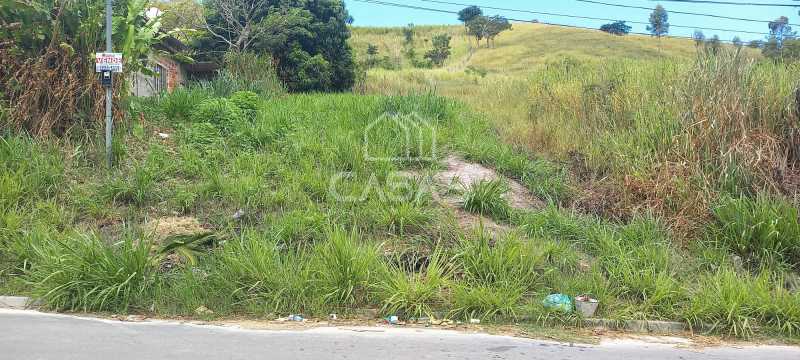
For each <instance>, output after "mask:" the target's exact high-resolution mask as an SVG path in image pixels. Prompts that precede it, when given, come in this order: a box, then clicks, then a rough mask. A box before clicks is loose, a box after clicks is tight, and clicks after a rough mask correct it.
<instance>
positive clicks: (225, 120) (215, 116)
mask: <svg viewBox="0 0 800 360" xmlns="http://www.w3.org/2000/svg"><path fill="white" fill-rule="evenodd" d="M192 121H193V122H195V123H203V122H207V123H211V124H213V125H215V126H217V127H219V128H220V129H231V128H232V127H234V126H235V125H236V124H238V123H240V122H241V121H242V112H241V110H239V108H238V107H237V106H236V104H234V103H233V102H232V101H230V100H228V99H223V98H216V99H207V100H204V101H203V102H201V103H200V104H199V105H198V106H197V109H196V110H195V111H194V112H193V113H192Z"/></svg>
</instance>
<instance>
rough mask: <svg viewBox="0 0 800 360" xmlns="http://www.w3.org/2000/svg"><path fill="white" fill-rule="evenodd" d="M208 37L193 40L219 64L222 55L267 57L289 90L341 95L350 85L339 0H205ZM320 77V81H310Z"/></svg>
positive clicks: (351, 72)
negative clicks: (271, 59)
mask: <svg viewBox="0 0 800 360" xmlns="http://www.w3.org/2000/svg"><path fill="white" fill-rule="evenodd" d="M205 5H206V16H205V27H206V30H207V33H208V35H207V36H206V37H204V38H202V39H199V40H198V41H196V46H197V48H201V49H209V50H210V52H209V53H208V54H206V57H207V58H208V59H210V60H219V54H221V53H224V52H225V51H252V52H255V53H258V54H268V55H270V56H272V58H273V62H274V63H275V64H276V67H277V72H278V76H279V77H280V78H281V80H282V81H283V82H284V83H285V84H286V86H287V88H288V89H289V90H291V91H343V90H347V89H350V88H351V87H352V85H353V83H354V81H355V61H354V59H353V54H352V49H351V48H350V45H349V44H348V42H347V40H348V39H349V38H350V29H349V28H348V26H347V24H348V22H350V21H351V20H352V18H351V17H350V15H349V14H348V13H347V10H346V9H345V7H344V4H343V3H342V2H341V1H300V0H207V1H206V2H205ZM315 77H324V78H315Z"/></svg>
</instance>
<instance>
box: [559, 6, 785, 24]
mask: <svg viewBox="0 0 800 360" xmlns="http://www.w3.org/2000/svg"><path fill="white" fill-rule="evenodd" d="M575 1H578V2H582V3H587V4H596V5H604V6H613V7H619V8H626V9H639V10H647V11H653V8H649V7H645V6H635V5H625V4H616V3H610V2H605V1H597V0H575ZM669 12H670V13H673V14H681V15H692V16H704V17H710V18H715V19H726V20H736V21H747V22H754V23H762V24H768V23H770V22H771V21H772V20H757V19H748V18H740V17H734V16H724V15H714V14H703V13H695V12H688V11H676V10H670V11H669ZM787 25H792V26H800V24H787Z"/></svg>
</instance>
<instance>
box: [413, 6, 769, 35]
mask: <svg viewBox="0 0 800 360" xmlns="http://www.w3.org/2000/svg"><path fill="white" fill-rule="evenodd" d="M417 1H423V2H429V3H437V4H447V5H456V6H465V7H466V6H477V7H479V8H482V9H490V10H499V11H510V12H519V13H527V14H534V15H547V16H560V17H566V18H573V19H584V20H600V21H625V22H626V23H629V24H637V25H649V24H650V23H649V22H644V21H633V20H623V19H609V18H599V17H592V16H581V15H570V14H559V13H553V12H543V11H533V10H523V9H510V8H501V7H492V6H483V5H477V4H465V3H458V2H452V1H441V0H417ZM669 26H670V27H674V28H681V29H695V30H709V31H725V32H734V33H740V34H751V35H764V36H767V35H769V34H768V33H765V32H761V31H747V30H733V29H723V28H710V27H700V26H688V25H679V24H669Z"/></svg>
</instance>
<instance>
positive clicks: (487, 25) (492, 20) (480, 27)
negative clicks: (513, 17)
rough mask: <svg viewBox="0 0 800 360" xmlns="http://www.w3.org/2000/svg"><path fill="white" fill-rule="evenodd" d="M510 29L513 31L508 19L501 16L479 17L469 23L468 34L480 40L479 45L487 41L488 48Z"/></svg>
mask: <svg viewBox="0 0 800 360" xmlns="http://www.w3.org/2000/svg"><path fill="white" fill-rule="evenodd" d="M509 29H511V23H510V22H509V21H508V19H506V18H504V17H502V16H499V15H496V16H492V17H486V16H477V17H475V18H473V19H472V20H470V21H469V22H467V33H468V34H469V35H472V36H474V37H475V38H476V39H477V40H478V43H480V41H481V40H483V39H486V46H487V47H488V46H489V45H490V44H491V42H492V41H494V39H495V38H496V37H497V35H500V33H502V32H503V31H506V30H509Z"/></svg>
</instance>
